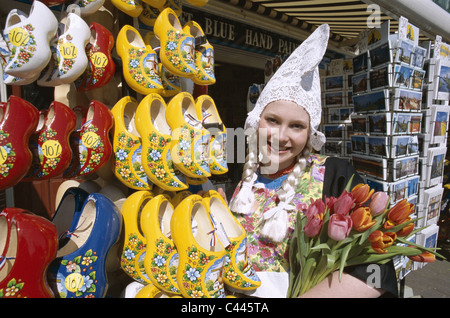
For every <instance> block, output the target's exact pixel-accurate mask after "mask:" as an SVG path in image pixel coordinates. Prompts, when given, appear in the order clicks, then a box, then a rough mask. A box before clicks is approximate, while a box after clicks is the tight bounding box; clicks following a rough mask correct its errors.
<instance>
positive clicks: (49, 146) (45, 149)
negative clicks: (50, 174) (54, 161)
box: [42, 140, 62, 158]
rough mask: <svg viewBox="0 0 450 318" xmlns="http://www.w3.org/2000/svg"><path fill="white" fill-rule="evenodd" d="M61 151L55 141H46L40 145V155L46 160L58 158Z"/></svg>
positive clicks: (57, 142) (59, 145)
mask: <svg viewBox="0 0 450 318" xmlns="http://www.w3.org/2000/svg"><path fill="white" fill-rule="evenodd" d="M61 150H62V147H61V144H60V143H59V141H57V140H47V141H46V142H44V143H43V144H42V154H43V155H44V156H45V157H47V158H56V157H59V156H60V155H61Z"/></svg>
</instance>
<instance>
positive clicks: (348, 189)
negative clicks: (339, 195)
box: [344, 174, 355, 192]
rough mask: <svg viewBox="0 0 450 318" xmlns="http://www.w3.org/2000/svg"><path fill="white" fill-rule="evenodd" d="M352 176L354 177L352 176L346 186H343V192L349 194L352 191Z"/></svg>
mask: <svg viewBox="0 0 450 318" xmlns="http://www.w3.org/2000/svg"><path fill="white" fill-rule="evenodd" d="M354 176H355V175H354V174H352V176H351V178H350V179H349V180H348V183H347V185H346V186H345V189H344V190H345V191H347V192H350V191H351V190H352V183H353V177H354Z"/></svg>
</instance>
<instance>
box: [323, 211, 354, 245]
mask: <svg viewBox="0 0 450 318" xmlns="http://www.w3.org/2000/svg"><path fill="white" fill-rule="evenodd" d="M352 223H353V222H352V218H351V217H350V216H348V215H342V214H333V215H331V216H330V220H329V223H328V236H329V237H330V238H332V239H333V240H336V241H342V240H343V239H345V238H346V237H347V236H348V235H349V234H350V230H351V229H352Z"/></svg>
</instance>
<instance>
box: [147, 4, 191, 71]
mask: <svg viewBox="0 0 450 318" xmlns="http://www.w3.org/2000/svg"><path fill="white" fill-rule="evenodd" d="M153 31H154V33H155V35H156V36H157V37H158V38H159V40H160V42H161V51H160V54H159V57H160V58H161V63H162V64H163V65H164V66H165V67H166V68H167V70H169V72H171V73H173V74H175V75H178V76H180V77H188V78H191V77H193V76H194V75H195V74H196V73H197V68H196V65H195V60H194V58H195V51H194V49H195V39H194V37H193V36H192V35H191V34H189V33H186V32H184V31H183V29H182V27H181V24H180V21H179V20H178V17H177V15H176V13H175V12H174V11H173V10H172V9H171V8H166V9H164V10H163V11H162V12H161V13H160V14H159V15H158V17H157V18H156V21H155V25H154V28H153Z"/></svg>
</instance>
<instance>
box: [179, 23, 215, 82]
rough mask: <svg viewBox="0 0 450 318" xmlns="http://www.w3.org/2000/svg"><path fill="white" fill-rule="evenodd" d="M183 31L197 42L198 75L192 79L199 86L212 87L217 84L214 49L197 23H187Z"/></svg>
mask: <svg viewBox="0 0 450 318" xmlns="http://www.w3.org/2000/svg"><path fill="white" fill-rule="evenodd" d="M183 31H184V32H185V33H189V34H191V35H192V36H193V37H194V38H195V41H196V45H195V66H196V67H197V73H196V74H195V75H194V76H193V77H192V78H191V79H192V81H193V82H194V83H195V84H198V85H212V84H214V83H215V82H216V76H215V74H214V48H213V46H212V45H211V44H210V43H209V42H208V40H207V39H206V36H205V33H204V32H203V29H202V27H201V26H200V25H199V24H198V23H197V22H195V21H189V22H187V23H186V24H185V25H184V27H183Z"/></svg>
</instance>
